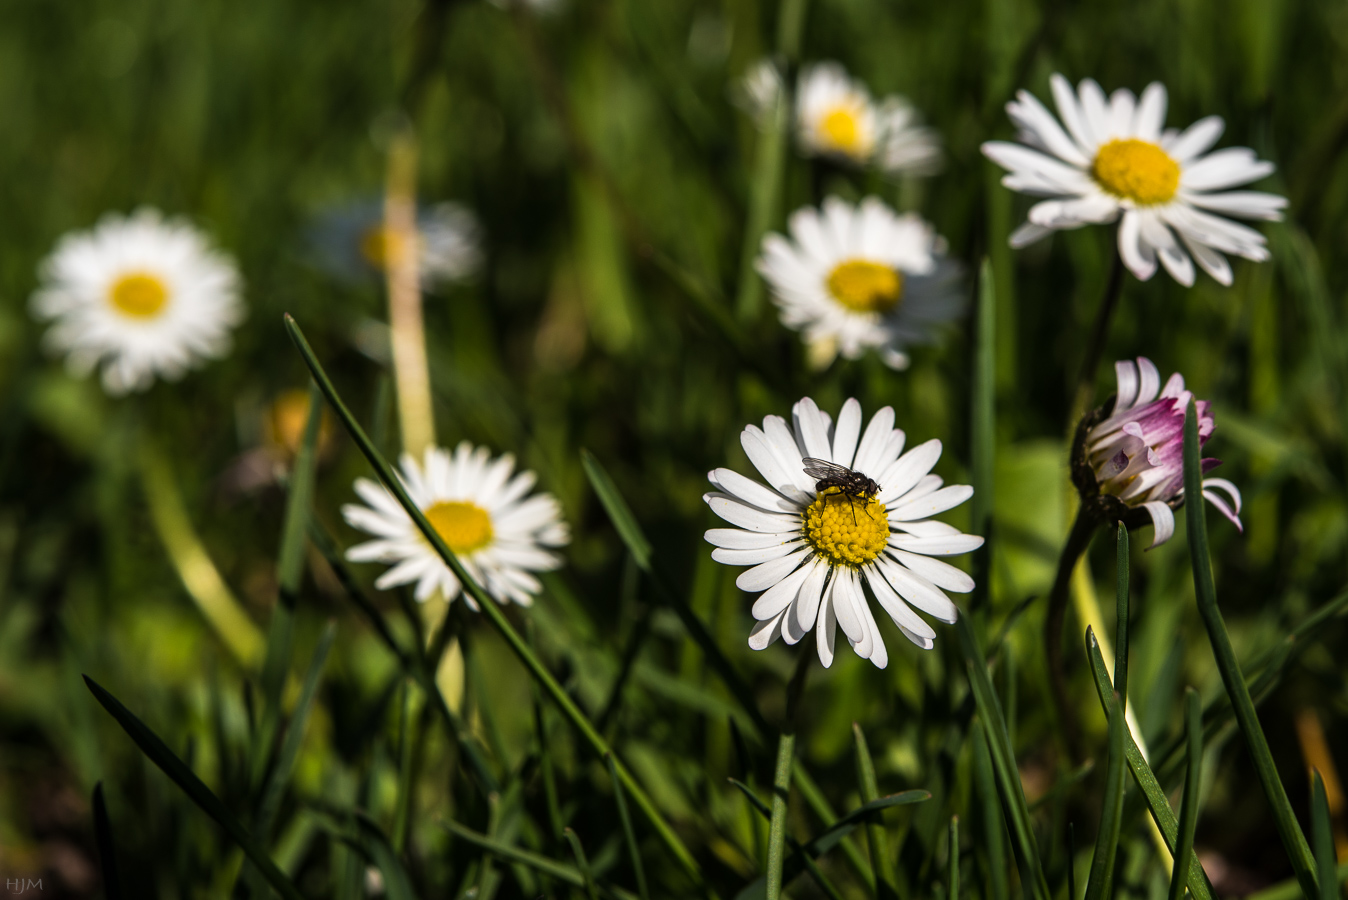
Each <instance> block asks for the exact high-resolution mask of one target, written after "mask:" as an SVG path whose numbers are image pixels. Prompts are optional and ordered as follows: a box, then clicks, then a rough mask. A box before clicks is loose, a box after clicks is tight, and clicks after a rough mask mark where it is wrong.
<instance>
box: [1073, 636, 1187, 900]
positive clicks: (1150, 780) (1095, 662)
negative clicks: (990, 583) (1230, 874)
mask: <svg viewBox="0 0 1348 900" xmlns="http://www.w3.org/2000/svg"><path fill="white" fill-rule="evenodd" d="M1086 655H1087V656H1088V657H1089V659H1090V668H1091V674H1092V675H1093V676H1094V678H1095V691H1096V694H1097V695H1098V696H1099V698H1100V707H1101V709H1103V710H1104V711H1105V714H1106V715H1108V714H1109V709H1110V703H1111V699H1112V697H1113V695H1114V685H1113V684H1112V683H1111V682H1110V680H1109V671H1108V670H1107V669H1106V668H1105V658H1104V656H1103V655H1101V653H1100V645H1099V643H1098V642H1097V641H1096V640H1095V632H1094V631H1092V630H1091V629H1090V628H1089V627H1087V629H1086ZM1123 754H1124V757H1125V758H1126V759H1127V761H1128V768H1129V769H1130V770H1131V771H1132V773H1133V781H1135V782H1136V783H1137V786H1138V787H1139V788H1140V789H1141V790H1142V796H1143V798H1144V799H1145V800H1146V801H1147V808H1148V809H1150V810H1151V816H1152V819H1154V820H1155V821H1156V826H1157V827H1158V828H1160V829H1161V836H1162V837H1164V838H1165V842H1166V846H1167V847H1168V848H1169V849H1170V852H1171V853H1172V854H1173V853H1174V852H1175V842H1176V840H1177V839H1178V835H1179V822H1178V820H1177V819H1176V818H1175V811H1174V810H1173V809H1171V807H1170V801H1169V800H1168V799H1167V798H1166V795H1165V791H1164V790H1162V789H1161V784H1160V782H1158V781H1157V780H1156V775H1155V774H1154V773H1153V772H1152V770H1151V766H1150V765H1148V764H1147V760H1146V758H1144V757H1143V756H1142V751H1141V750H1139V749H1138V746H1137V742H1136V741H1135V740H1133V736H1132V734H1131V733H1129V732H1127V731H1126V730H1125V733H1124V735H1123ZM1188 886H1189V893H1190V894H1191V895H1192V896H1193V897H1194V898H1195V900H1212V896H1213V894H1212V886H1211V885H1210V884H1208V877H1207V874H1206V873H1205V872H1204V871H1203V866H1202V864H1201V863H1200V862H1199V861H1198V857H1197V855H1195V854H1194V853H1192V852H1190V854H1189V882H1188Z"/></svg>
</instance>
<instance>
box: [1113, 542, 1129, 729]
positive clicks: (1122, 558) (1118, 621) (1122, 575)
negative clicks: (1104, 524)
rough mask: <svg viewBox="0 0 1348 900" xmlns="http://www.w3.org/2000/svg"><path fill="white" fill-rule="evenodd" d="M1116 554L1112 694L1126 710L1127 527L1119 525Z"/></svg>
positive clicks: (1120, 706) (1121, 707)
mask: <svg viewBox="0 0 1348 900" xmlns="http://www.w3.org/2000/svg"><path fill="white" fill-rule="evenodd" d="M1116 549H1117V552H1116V561H1117V572H1118V588H1117V593H1116V594H1115V597H1116V598H1117V606H1116V607H1115V619H1114V622H1115V628H1114V693H1116V694H1118V695H1119V708H1120V709H1122V710H1127V709H1128V527H1127V526H1126V525H1124V524H1123V523H1122V522H1120V523H1119V533H1118V544H1117V548H1116Z"/></svg>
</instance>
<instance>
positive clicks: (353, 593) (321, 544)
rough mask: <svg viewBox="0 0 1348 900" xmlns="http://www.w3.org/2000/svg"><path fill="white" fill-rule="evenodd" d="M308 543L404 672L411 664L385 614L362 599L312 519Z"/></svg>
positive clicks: (328, 537)
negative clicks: (319, 555) (312, 545)
mask: <svg viewBox="0 0 1348 900" xmlns="http://www.w3.org/2000/svg"><path fill="white" fill-rule="evenodd" d="M309 540H311V541H313V544H314V546H315V547H316V548H317V549H318V552H319V553H321V554H322V555H323V559H325V560H326V561H327V563H328V565H329V566H331V567H332V571H333V574H335V575H336V576H337V581H338V583H339V584H341V586H342V590H343V591H345V592H346V596H347V598H348V599H350V600H351V602H352V603H354V604H355V605H356V608H357V609H359V610H360V612H361V614H362V615H363V616H365V619H366V621H368V622H369V623H370V626H371V627H372V628H374V631H375V634H377V635H378V636H379V639H380V640H381V641H383V642H384V646H386V647H388V648H389V651H390V652H391V653H392V654H393V655H394V656H396V657H397V658H398V662H399V663H400V664H401V665H402V667H403V668H404V669H410V668H411V667H412V663H411V661H410V660H409V659H408V656H407V653H406V651H404V650H403V648H402V646H401V645H400V644H399V643H398V639H397V638H396V637H394V636H393V629H392V628H390V627H389V624H388V621H387V620H386V619H385V618H384V614H383V613H381V612H380V611H379V607H377V606H375V605H374V604H373V603H372V602H370V598H368V597H367V596H365V592H364V591H363V590H361V588H360V585H359V584H357V583H356V579H355V577H354V576H353V575H352V574H351V570H350V569H348V568H347V567H346V562H345V560H343V559H342V557H341V551H340V550H338V549H337V542H336V541H335V540H333V538H332V535H330V534H328V531H327V529H326V528H324V527H323V526H322V524H320V523H319V521H318V520H317V519H315V518H314V517H313V516H310V517H309Z"/></svg>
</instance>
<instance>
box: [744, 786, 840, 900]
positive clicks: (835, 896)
mask: <svg viewBox="0 0 1348 900" xmlns="http://www.w3.org/2000/svg"><path fill="white" fill-rule="evenodd" d="M727 780H728V781H729V782H730V783H731V784H733V785H734V786H735V787H737V788H739V790H740V793H742V794H743V795H744V796H745V798H746V799H747V800H748V801H749V805H750V806H752V807H753V808H754V809H755V810H756V811H757V812H758V814H759V815H760V816H762V817H763V820H764V821H767V822H770V821H772V810H771V809H769V808H768V805H767V804H766V803H764V802H763V801H762V800H760V799H758V795H757V794H755V793H754V792H753V789H752V788H750V787H749V785H747V784H745V783H744V782H742V781H740V780H739V779H738V778H730V779H727ZM786 845H787V846H788V847H790V848H791V852H792V853H795V854H799V858H800V861H801V862H802V863H803V864H804V866H805V870H806V871H808V872H809V873H810V877H811V878H813V879H814V882H815V884H817V885H819V889H820V890H822V891H823V892H824V893H825V894H827V895H828V896H829V897H830V898H831V900H842V894H841V893H839V891H838V888H837V887H835V886H834V884H833V882H832V881H830V880H829V878H828V876H827V875H825V874H824V873H823V872H822V871H820V869H819V866H818V865H817V864H816V863H815V861H814V860H813V859H812V858H811V857H810V855H809V854H807V853H805V852H804V851H803V846H802V844H801V843H800V841H798V840H796V839H795V838H793V837H792V836H791V835H789V834H788V835H787V836H786ZM764 889H765V890H766V883H765V884H764Z"/></svg>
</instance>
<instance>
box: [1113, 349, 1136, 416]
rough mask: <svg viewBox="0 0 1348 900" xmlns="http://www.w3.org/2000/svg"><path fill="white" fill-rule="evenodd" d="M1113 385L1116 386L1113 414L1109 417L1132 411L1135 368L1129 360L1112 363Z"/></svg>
mask: <svg viewBox="0 0 1348 900" xmlns="http://www.w3.org/2000/svg"><path fill="white" fill-rule="evenodd" d="M1114 383H1115V384H1116V385H1118V388H1117V390H1116V391H1115V393H1114V396H1115V400H1114V412H1113V413H1111V415H1115V416H1117V415H1118V414H1119V413H1121V412H1124V411H1126V410H1130V409H1132V408H1133V407H1134V406H1135V405H1136V403H1135V401H1136V400H1137V367H1136V366H1135V365H1134V364H1133V361H1132V360H1131V359H1121V360H1119V361H1118V362H1116V363H1114Z"/></svg>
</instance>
